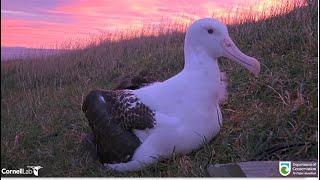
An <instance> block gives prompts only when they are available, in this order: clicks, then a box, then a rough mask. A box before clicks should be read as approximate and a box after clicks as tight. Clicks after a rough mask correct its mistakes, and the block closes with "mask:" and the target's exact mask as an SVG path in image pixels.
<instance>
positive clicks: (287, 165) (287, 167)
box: [279, 161, 291, 176]
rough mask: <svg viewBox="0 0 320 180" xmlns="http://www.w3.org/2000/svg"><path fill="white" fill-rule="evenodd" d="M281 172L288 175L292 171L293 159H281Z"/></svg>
mask: <svg viewBox="0 0 320 180" xmlns="http://www.w3.org/2000/svg"><path fill="white" fill-rule="evenodd" d="M279 172H280V174H281V175H282V176H288V175H289V174H290V172H291V161H280V162H279Z"/></svg>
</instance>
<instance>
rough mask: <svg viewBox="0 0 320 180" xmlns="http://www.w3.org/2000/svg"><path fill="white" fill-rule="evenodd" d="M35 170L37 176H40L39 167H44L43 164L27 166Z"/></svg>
mask: <svg viewBox="0 0 320 180" xmlns="http://www.w3.org/2000/svg"><path fill="white" fill-rule="evenodd" d="M27 167H28V168H31V169H32V170H33V174H34V175H35V176H39V169H41V168H43V167H42V166H27Z"/></svg>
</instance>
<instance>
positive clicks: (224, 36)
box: [185, 18, 260, 76]
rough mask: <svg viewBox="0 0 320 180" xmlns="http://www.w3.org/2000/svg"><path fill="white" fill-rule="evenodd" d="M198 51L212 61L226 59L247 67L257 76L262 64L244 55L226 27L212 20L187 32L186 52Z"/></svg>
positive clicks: (202, 21)
mask: <svg viewBox="0 0 320 180" xmlns="http://www.w3.org/2000/svg"><path fill="white" fill-rule="evenodd" d="M192 49H196V50H197V51H201V53H205V54H206V56H208V57H210V59H212V60H215V61H216V60H217V58H219V57H226V58H229V59H231V60H233V61H236V62H238V63H240V64H241V65H243V66H244V67H246V68H247V69H248V70H249V71H250V72H252V73H253V74H254V75H255V76H257V75H258V74H259V72H260V63H259V61H257V60H256V59H255V58H253V57H250V56H247V55H245V54H243V53H242V52H241V51H240V50H239V49H238V48H237V46H236V45H235V44H234V42H233V41H232V40H231V38H230V36H229V33H228V29H227V27H226V25H224V24H223V23H221V22H219V21H218V20H215V19H212V18H205V19H200V20H197V21H195V22H194V23H193V24H192V25H191V26H190V27H189V28H188V30H187V33H186V38H185V52H186V51H192Z"/></svg>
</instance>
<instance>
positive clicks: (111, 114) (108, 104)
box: [82, 90, 155, 163]
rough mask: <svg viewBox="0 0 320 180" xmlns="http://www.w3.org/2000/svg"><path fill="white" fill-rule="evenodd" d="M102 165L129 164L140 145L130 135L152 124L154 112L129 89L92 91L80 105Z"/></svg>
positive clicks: (153, 122)
mask: <svg viewBox="0 0 320 180" xmlns="http://www.w3.org/2000/svg"><path fill="white" fill-rule="evenodd" d="M82 110H83V111H84V112H85V114H86V117H87V118H88V120H89V125H90V127H91V129H92V132H93V134H94V138H95V143H96V144H97V151H98V156H99V159H100V161H101V162H103V163H104V162H125V161H128V160H129V159H130V158H131V157H132V155H133V153H134V151H135V149H136V148H137V147H138V146H139V145H140V144H141V142H140V140H139V139H138V138H137V137H136V135H135V134H134V133H132V130H133V129H139V130H143V129H146V128H153V127H154V125H155V119H154V112H153V111H152V110H151V109H149V108H148V107H147V106H145V105H144V104H143V103H141V102H140V100H139V99H138V98H137V97H136V96H135V95H133V94H132V93H131V91H130V90H116V91H112V90H94V91H91V92H90V93H89V94H88V95H87V97H86V98H85V100H84V102H83V106H82Z"/></svg>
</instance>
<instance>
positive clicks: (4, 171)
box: [1, 166, 43, 176]
mask: <svg viewBox="0 0 320 180" xmlns="http://www.w3.org/2000/svg"><path fill="white" fill-rule="evenodd" d="M27 168H28V169H24V168H19V169H6V168H2V169H1V173H2V174H5V175H15V174H18V175H29V174H33V175H35V176H39V169H41V168H43V167H42V166H27Z"/></svg>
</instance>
